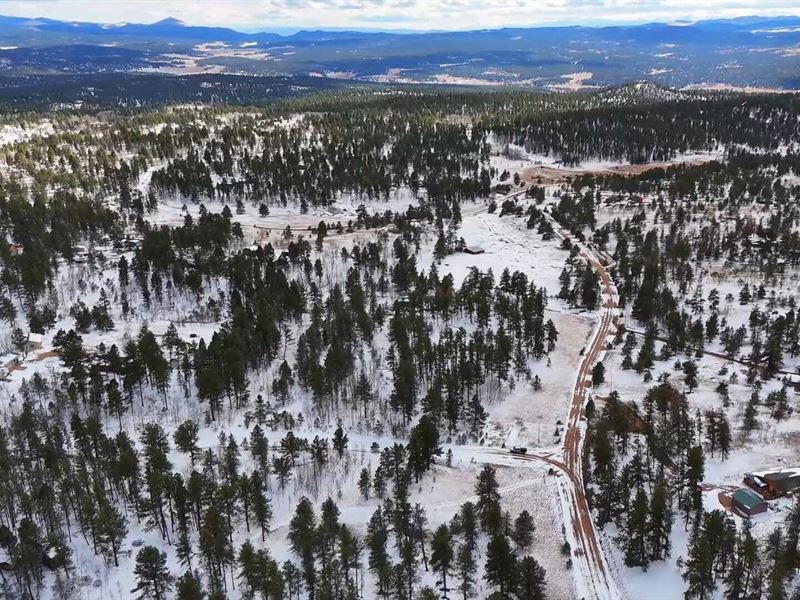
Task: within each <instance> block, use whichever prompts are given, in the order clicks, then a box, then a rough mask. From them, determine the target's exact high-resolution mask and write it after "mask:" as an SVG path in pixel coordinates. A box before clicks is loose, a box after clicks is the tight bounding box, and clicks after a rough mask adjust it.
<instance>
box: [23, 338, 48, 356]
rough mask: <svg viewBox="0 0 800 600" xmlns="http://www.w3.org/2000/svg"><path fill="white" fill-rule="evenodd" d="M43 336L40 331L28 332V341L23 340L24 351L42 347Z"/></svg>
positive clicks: (32, 350) (33, 350)
mask: <svg viewBox="0 0 800 600" xmlns="http://www.w3.org/2000/svg"><path fill="white" fill-rule="evenodd" d="M42 344H44V336H43V335H42V334H41V333H29V334H28V341H27V342H25V352H26V353H28V352H35V351H37V350H41V349H42Z"/></svg>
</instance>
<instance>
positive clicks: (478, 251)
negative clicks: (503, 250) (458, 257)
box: [464, 246, 486, 254]
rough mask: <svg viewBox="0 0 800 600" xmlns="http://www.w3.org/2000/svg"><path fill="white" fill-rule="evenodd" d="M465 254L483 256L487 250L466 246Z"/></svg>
mask: <svg viewBox="0 0 800 600" xmlns="http://www.w3.org/2000/svg"><path fill="white" fill-rule="evenodd" d="M464 252H466V253H467V254H483V253H484V252H486V250H484V249H483V248H481V247H480V246H464Z"/></svg>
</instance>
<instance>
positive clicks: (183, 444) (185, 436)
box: [172, 421, 200, 466]
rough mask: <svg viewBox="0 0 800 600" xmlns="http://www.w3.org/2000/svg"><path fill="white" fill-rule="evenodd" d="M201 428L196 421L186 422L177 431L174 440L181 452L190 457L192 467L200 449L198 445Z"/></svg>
mask: <svg viewBox="0 0 800 600" xmlns="http://www.w3.org/2000/svg"><path fill="white" fill-rule="evenodd" d="M198 432H199V428H198V426H197V422H196V421H184V422H183V423H181V424H180V425H178V427H177V429H175V433H174V434H173V436H172V439H173V440H174V441H175V446H176V447H177V448H178V450H180V451H181V452H185V453H186V454H188V455H189V459H190V461H191V464H192V466H194V459H195V456H196V455H197V453H198V452H199V450H200V448H199V446H198V445H197V442H198V439H199V438H198Z"/></svg>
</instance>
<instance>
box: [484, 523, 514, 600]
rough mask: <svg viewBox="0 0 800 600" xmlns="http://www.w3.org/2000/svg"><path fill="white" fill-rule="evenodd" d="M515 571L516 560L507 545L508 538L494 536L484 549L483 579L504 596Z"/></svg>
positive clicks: (509, 546)
mask: <svg viewBox="0 0 800 600" xmlns="http://www.w3.org/2000/svg"><path fill="white" fill-rule="evenodd" d="M516 570H517V558H516V556H514V552H513V550H512V549H511V544H509V543H508V538H507V537H506V536H504V535H501V534H495V535H493V536H492V538H491V539H490V540H489V545H488V546H487V547H486V573H485V575H484V578H485V579H486V581H488V582H489V583H490V584H491V585H495V586H497V587H498V588H499V589H500V594H501V595H502V596H505V594H506V593H507V592H508V591H509V590H510V589H511V586H512V584H513V582H514V576H515V574H516Z"/></svg>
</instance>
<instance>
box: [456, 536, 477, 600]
mask: <svg viewBox="0 0 800 600" xmlns="http://www.w3.org/2000/svg"><path fill="white" fill-rule="evenodd" d="M477 570H478V565H477V563H476V561H475V553H474V551H473V550H472V549H471V548H470V546H469V545H468V544H466V543H463V544H460V545H459V547H458V552H457V554H456V574H457V576H458V582H459V583H458V589H459V591H460V592H461V600H469V598H471V597H472V595H473V593H474V591H475V572H476V571H477Z"/></svg>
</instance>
